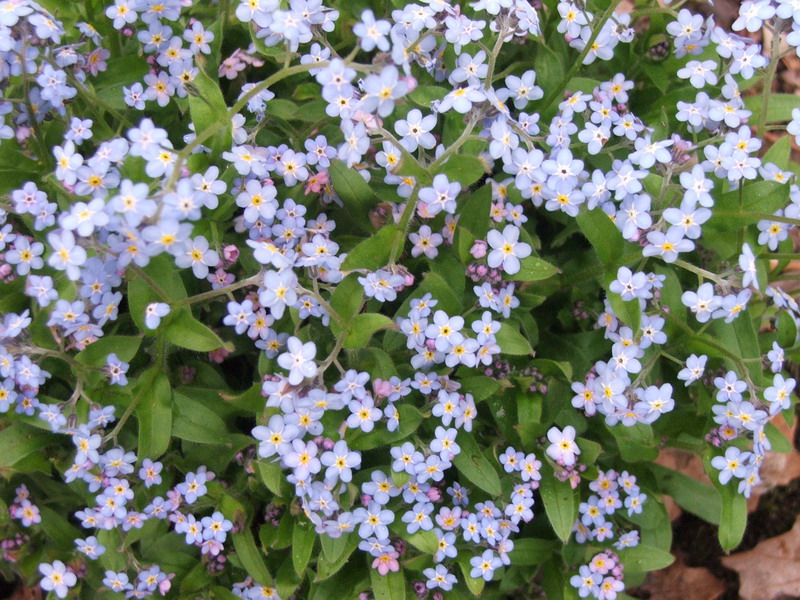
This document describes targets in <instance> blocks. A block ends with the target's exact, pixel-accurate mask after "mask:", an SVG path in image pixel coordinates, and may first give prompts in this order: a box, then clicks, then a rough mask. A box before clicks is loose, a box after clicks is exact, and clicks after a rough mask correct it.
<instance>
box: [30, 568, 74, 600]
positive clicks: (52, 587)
mask: <svg viewBox="0 0 800 600" xmlns="http://www.w3.org/2000/svg"><path fill="white" fill-rule="evenodd" d="M39 572H40V573H41V574H42V575H43V576H44V577H43V579H42V581H41V582H40V585H41V586H42V589H43V590H45V591H47V592H49V591H53V592H55V595H56V596H58V597H59V598H66V596H67V591H68V590H69V588H71V587H74V586H75V584H76V583H77V582H78V578H77V577H76V575H75V573H73V572H72V571H68V570H67V567H66V565H65V564H64V563H63V562H61V561H60V560H57V561H54V562H53V563H42V564H40V565H39Z"/></svg>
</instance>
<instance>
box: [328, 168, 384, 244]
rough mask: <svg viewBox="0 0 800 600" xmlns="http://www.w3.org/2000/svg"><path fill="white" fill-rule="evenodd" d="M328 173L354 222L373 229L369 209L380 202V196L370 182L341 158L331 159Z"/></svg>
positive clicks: (361, 227)
mask: <svg viewBox="0 0 800 600" xmlns="http://www.w3.org/2000/svg"><path fill="white" fill-rule="evenodd" d="M328 174H329V175H330V177H331V183H332V184H333V189H334V191H335V192H336V194H337V195H338V196H339V198H341V200H342V202H343V203H344V205H345V208H346V209H347V211H348V212H349V213H350V216H351V218H352V219H353V222H354V223H355V224H356V225H357V226H358V227H359V228H360V229H361V230H362V231H373V229H374V228H373V227H372V225H371V224H370V222H369V211H370V209H371V208H372V207H373V206H374V205H375V204H377V203H378V198H377V197H376V196H375V194H374V192H373V191H372V189H370V187H369V184H368V183H367V182H366V181H364V178H363V177H361V175H359V174H358V172H357V171H356V170H355V169H351V168H349V167H348V166H347V165H346V164H344V163H343V162H342V161H340V160H332V161H331V166H330V167H329V168H328Z"/></svg>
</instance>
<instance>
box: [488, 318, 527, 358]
mask: <svg viewBox="0 0 800 600" xmlns="http://www.w3.org/2000/svg"><path fill="white" fill-rule="evenodd" d="M496 337H497V345H498V346H500V351H501V352H502V353H503V354H509V355H512V356H529V355H531V354H533V348H531V345H530V344H529V343H528V340H526V339H525V337H524V336H523V335H522V334H521V333H520V332H519V331H517V329H515V328H514V326H513V325H511V324H510V323H509V322H508V321H503V323H502V325H500V330H499V331H498V332H497V336H496Z"/></svg>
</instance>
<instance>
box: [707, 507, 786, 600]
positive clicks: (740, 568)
mask: <svg viewBox="0 0 800 600" xmlns="http://www.w3.org/2000/svg"><path fill="white" fill-rule="evenodd" d="M722 564H723V565H725V566H726V567H727V568H729V569H733V570H734V571H736V572H737V573H739V596H740V597H741V598H742V599H743V600H778V599H779V598H782V597H785V596H800V518H798V519H797V520H796V521H795V522H794V527H792V529H791V530H790V531H787V532H786V533H784V534H783V535H779V536H776V537H773V538H770V539H768V540H764V541H763V542H761V543H760V544H758V545H757V546H756V547H755V548H753V549H752V550H748V551H747V552H739V553H737V554H732V555H731V556H724V557H722Z"/></svg>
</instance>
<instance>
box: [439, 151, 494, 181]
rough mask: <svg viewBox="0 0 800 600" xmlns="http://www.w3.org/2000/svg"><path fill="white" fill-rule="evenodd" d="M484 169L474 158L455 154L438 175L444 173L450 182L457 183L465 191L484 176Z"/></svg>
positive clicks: (440, 168)
mask: <svg viewBox="0 0 800 600" xmlns="http://www.w3.org/2000/svg"><path fill="white" fill-rule="evenodd" d="M483 168H484V167H483V163H482V162H481V161H480V160H479V159H478V158H476V157H474V156H469V155H467V154H453V155H452V156H451V157H450V158H448V159H447V162H446V163H444V164H443V165H442V166H441V167H439V169H438V171H437V173H436V174H439V173H444V174H445V175H446V176H447V179H448V180H449V181H451V182H454V181H457V182H458V183H460V184H461V186H462V189H463V188H465V187H467V186H469V185H471V184H473V183H475V182H476V181H478V179H480V178H481V177H482V176H483V173H484V171H483Z"/></svg>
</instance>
